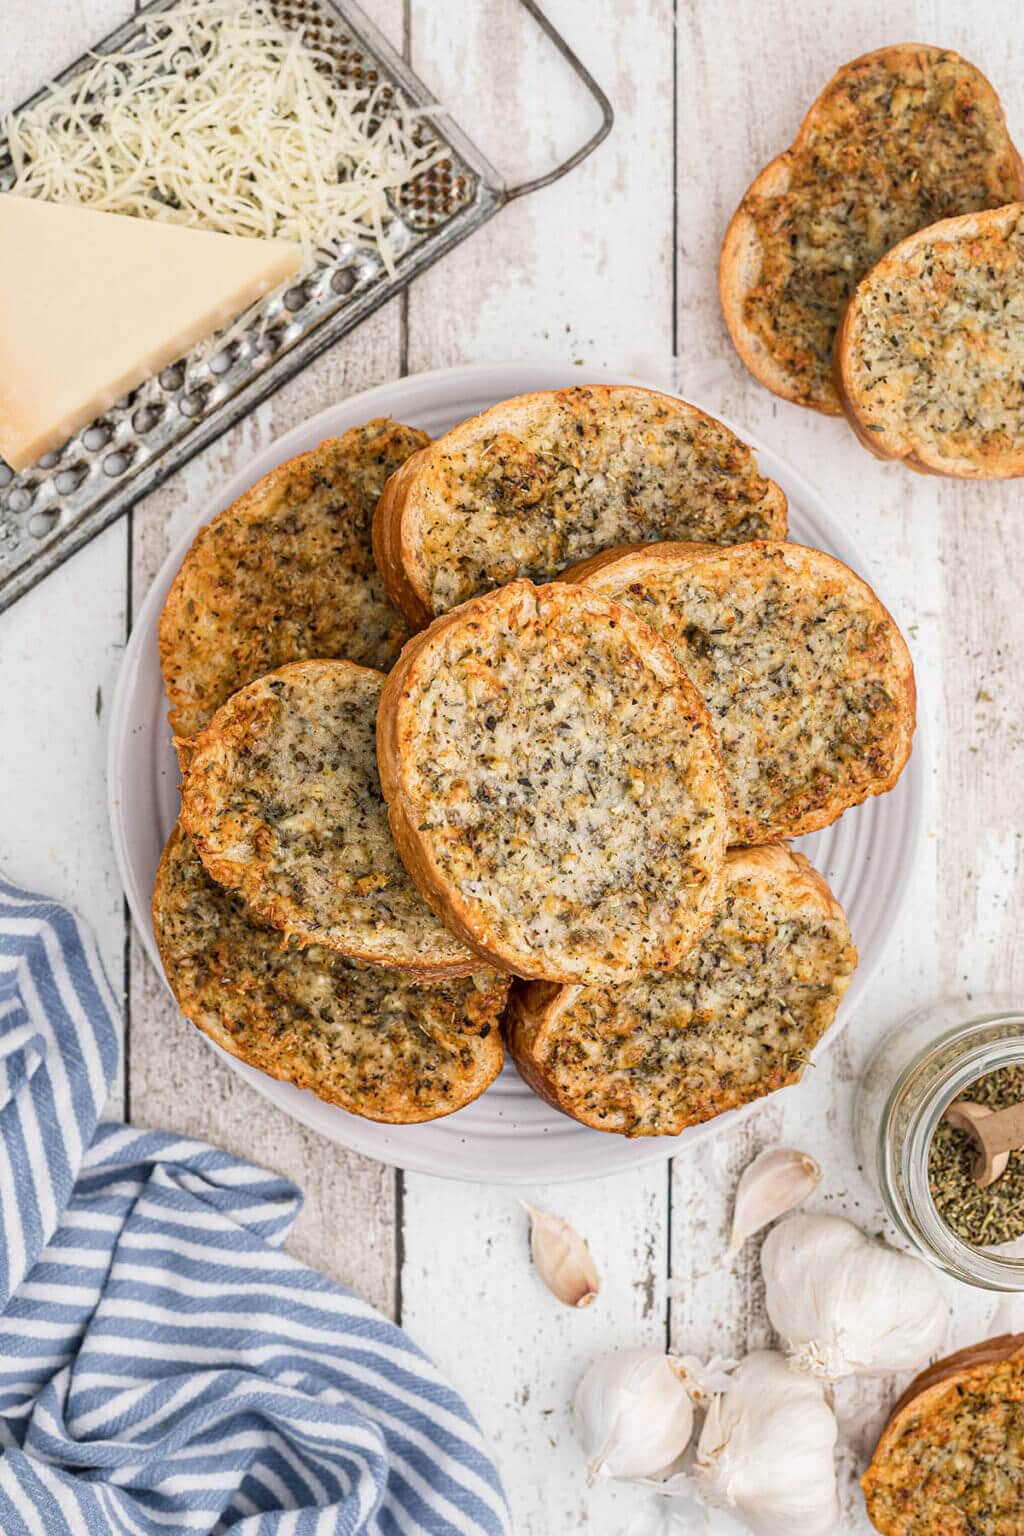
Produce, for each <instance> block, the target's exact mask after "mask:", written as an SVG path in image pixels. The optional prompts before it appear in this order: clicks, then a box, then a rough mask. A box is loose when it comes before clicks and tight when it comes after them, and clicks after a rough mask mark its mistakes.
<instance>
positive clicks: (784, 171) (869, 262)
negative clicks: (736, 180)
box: [718, 43, 1024, 415]
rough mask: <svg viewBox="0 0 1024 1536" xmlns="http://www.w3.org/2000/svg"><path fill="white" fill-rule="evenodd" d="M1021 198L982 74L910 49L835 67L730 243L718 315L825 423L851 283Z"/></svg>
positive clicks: (741, 345) (835, 406)
mask: <svg viewBox="0 0 1024 1536" xmlns="http://www.w3.org/2000/svg"><path fill="white" fill-rule="evenodd" d="M1020 197H1024V163H1022V161H1021V158H1020V156H1019V154H1018V153H1017V151H1016V149H1015V148H1014V146H1013V144H1012V143H1011V141H1010V138H1009V134H1008V131H1007V127H1006V120H1005V117H1004V114H1003V110H1002V106H1001V104H1000V102H999V98H998V96H997V95H996V93H995V92H994V90H993V89H992V87H991V85H990V84H989V82H988V81H987V80H986V79H985V77H984V75H982V74H981V73H980V71H979V70H977V69H975V68H974V66H973V65H972V64H970V63H968V62H967V60H965V59H962V58H961V57H960V56H959V55H958V54H955V53H953V52H951V51H950V50H949V49H940V48H932V47H928V46H926V45H924V44H918V43H903V44H899V45H897V46H895V47H891V48H880V49H877V50H876V51H875V52H873V53H867V54H864V55H863V56H862V57H861V58H858V59H854V60H853V61H852V62H851V63H849V64H846V65H844V66H843V67H842V69H840V70H839V71H838V72H837V73H836V74H835V75H834V76H833V78H832V80H830V81H829V83H828V85H827V86H826V87H825V89H824V91H822V93H821V95H820V96H819V97H818V98H817V100H816V101H815V102H814V104H813V105H812V107H811V109H810V111H809V112H808V114H807V116H806V117H805V118H804V121H803V123H802V124H801V126H800V129H799V132H798V133H797V136H796V139H795V140H794V142H793V144H792V146H791V147H790V148H789V149H788V150H786V151H785V153H784V154H782V155H780V156H778V158H777V159H775V160H773V161H772V162H771V163H770V164H769V165H767V166H766V167H765V169H764V170H763V171H762V172H761V173H760V174H759V175H758V177H757V178H756V179H755V181H754V182H753V183H752V185H751V186H750V187H749V188H748V189H747V191H746V193H745V194H744V197H743V200H742V202H741V203H740V206H739V208H738V209H737V210H736V213H735V214H734V216H733V219H732V221H731V223H730V224H729V227H728V229H727V231H726V235H725V240H724V242H723V245H722V253H721V258H720V262H719V274H718V282H719V293H720V297H721V302H722V312H723V314H724V317H725V322H726V325H727V327H728V329H729V333H730V335H731V337H732V340H733V343H734V345H735V346H736V349H737V351H738V352H739V354H740V357H741V358H742V360H743V362H744V363H745V364H746V366H747V368H749V370H750V372H751V373H752V374H753V375H754V377H755V378H757V379H759V380H760V381H761V383H762V384H765V385H767V387H768V388H769V389H771V390H773V391H774V392H775V393H776V394H778V395H781V396H782V398H783V399H785V400H792V401H794V402H795V403H796V404H797V405H804V406H810V407H812V408H813V409H815V410H819V411H823V412H825V413H826V414H829V415H839V414H840V412H841V406H840V401H839V398H838V396H837V394H836V390H835V387H834V384H833V381H832V379H831V376H830V370H831V351H832V342H833V338H834V335H835V332H836V329H837V327H838V325H839V322H840V318H841V316H842V313H843V309H844V307H845V305H846V302H847V300H848V298H849V296H850V293H851V292H852V289H853V287H854V285H855V284H856V283H857V282H858V281H859V280H860V279H861V278H862V277H863V276H864V274H865V273H866V272H867V271H869V270H870V268H871V267H872V266H873V265H874V263H875V262H876V261H877V260H878V259H879V258H880V257H881V256H883V255H884V253H885V252H886V251H887V250H889V249H890V248H891V247H892V246H894V245H895V244H896V243H897V242H898V241H900V240H902V239H903V238H904V237H905V236H906V235H909V234H910V233H911V232H912V231H914V230H916V229H921V228H923V227H924V226H926V225H929V224H932V223H934V222H935V221H936V220H937V219H941V218H944V217H947V216H949V215H953V214H960V213H967V212H971V211H974V210H976V209H981V208H992V207H996V206H998V205H1000V204H1002V203H1006V202H1012V201H1013V200H1014V199H1016V198H1020Z"/></svg>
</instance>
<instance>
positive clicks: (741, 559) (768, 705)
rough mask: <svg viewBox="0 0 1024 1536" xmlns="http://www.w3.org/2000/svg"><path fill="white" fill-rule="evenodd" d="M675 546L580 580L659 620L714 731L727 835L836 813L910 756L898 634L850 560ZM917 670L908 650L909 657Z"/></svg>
mask: <svg viewBox="0 0 1024 1536" xmlns="http://www.w3.org/2000/svg"><path fill="white" fill-rule="evenodd" d="M670 547H671V546H661V547H660V549H659V548H657V547H656V548H655V549H654V550H652V552H651V554H650V555H649V556H646V557H645V555H644V553H643V552H638V553H637V554H635V555H626V556H624V557H623V559H622V561H621V562H620V563H619V564H616V563H612V564H609V565H608V566H606V567H605V568H604V569H603V570H600V571H598V572H597V573H596V574H594V575H592V576H590V577H588V578H586V585H587V586H592V587H595V588H596V589H597V590H598V591H602V592H604V593H605V594H606V595H607V596H609V597H613V598H614V599H615V600H616V601H617V602H622V603H626V604H628V605H629V607H631V608H633V609H634V611H635V612H636V613H637V614H639V615H640V617H641V618H643V619H644V620H645V622H647V623H649V624H651V625H652V626H653V627H654V628H655V629H657V630H658V631H659V632H660V633H661V634H662V635H663V636H664V638H665V639H666V640H667V641H668V643H669V644H670V645H671V646H672V648H673V650H674V651H675V654H676V656H677V657H678V659H679V661H680V662H681V664H682V665H683V667H684V668H685V669H686V671H687V672H688V673H689V675H690V676H691V677H692V678H693V680H694V682H695V683H696V684H697V687H698V688H699V689H700V691H701V693H702V695H703V697H704V700H705V702H706V704H707V706H708V711H709V713H710V715H711V720H712V724H713V725H714V728H715V730H716V732H717V734H718V740H719V743H720V746H721V750H722V757H723V760H724V763H725V768H726V778H727V783H728V790H729V796H730V800H731V814H730V833H729V840H730V842H732V843H763V842H768V841H770V840H772V839H773V838H775V837H790V836H796V835H798V834H799V833H800V832H802V831H805V830H808V827H809V825H817V826H820V825H823V824H824V823H823V822H822V820H821V815H822V813H823V812H825V813H827V814H826V821H828V820H835V818H836V817H837V816H839V815H840V814H841V813H842V811H843V810H844V809H846V807H847V806H850V805H855V804H857V803H858V801H860V800H862V799H863V798H864V796H865V795H866V794H869V793H870V792H871V787H872V785H878V784H880V783H883V782H885V781H888V779H889V777H890V776H891V775H892V774H893V773H894V772H897V771H898V770H899V768H900V767H901V766H902V760H901V757H900V755H899V754H901V753H902V754H903V756H905V745H904V742H903V735H902V727H903V725H904V723H905V722H904V720H903V717H902V715H901V712H900V710H901V705H902V700H901V701H900V703H899V704H898V703H897V699H896V697H895V674H896V671H897V665H896V658H897V657H898V656H901V655H902V654H903V643H902V640H901V638H900V635H899V631H898V630H897V629H896V626H895V625H894V624H893V622H892V620H891V619H890V617H889V615H888V614H887V613H886V612H885V610H884V609H883V608H882V607H881V605H880V604H879V603H878V601H877V600H876V599H875V597H874V595H873V593H871V591H870V590H869V589H868V588H867V587H865V586H864V584H863V583H862V582H861V581H860V580H859V579H858V578H857V577H856V576H854V575H853V573H852V572H851V571H849V570H848V569H847V568H846V566H843V565H840V563H839V562H838V561H836V560H832V559H830V558H829V557H828V556H827V555H822V554H819V553H818V552H817V551H807V550H804V549H802V548H801V547H799V546H797V545H785V544H774V545H773V544H767V545H757V546H748V547H747V548H745V549H736V550H732V551H721V552H717V551H713V550H708V551H707V552H706V553H705V554H703V555H701V556H700V557H699V558H694V557H693V556H692V555H687V554H684V555H681V556H680V557H679V558H678V559H670V558H666V556H667V555H668V551H669V549H670ZM907 666H908V667H909V661H908V662H907Z"/></svg>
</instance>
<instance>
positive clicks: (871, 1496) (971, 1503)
mask: <svg viewBox="0 0 1024 1536" xmlns="http://www.w3.org/2000/svg"><path fill="white" fill-rule="evenodd" d="M861 1487H862V1488H863V1490H864V1500H865V1503H866V1505H867V1512H868V1517H869V1518H870V1520H871V1523H872V1524H873V1525H874V1527H875V1529H876V1530H877V1531H881V1532H882V1536H961V1533H963V1536H1020V1531H1021V1514H1022V1511H1024V1333H1004V1334H1000V1335H999V1337H998V1338H994V1339H986V1340H985V1341H984V1342H983V1343H981V1344H972V1345H970V1346H969V1347H968V1348H967V1349H961V1350H958V1351H957V1353H956V1354H954V1355H948V1356H947V1357H946V1358H945V1359H943V1360H937V1361H936V1362H935V1364H934V1365H930V1366H929V1367H928V1368H927V1370H925V1371H922V1372H921V1374H920V1375H919V1376H917V1377H915V1379H914V1380H913V1381H912V1382H911V1383H910V1386H909V1387H908V1388H907V1390H906V1391H905V1392H904V1394H903V1396H902V1397H901V1398H900V1400H899V1402H898V1403H897V1404H896V1407H895V1408H894V1409H893V1411H892V1414H891V1416H890V1419H889V1422H888V1424H887V1425H886V1426H885V1429H884V1430H883V1432H882V1436H881V1438H880V1440H879V1442H878V1444H877V1446H876V1447H875V1451H874V1455H873V1456H872V1458H871V1463H870V1465H869V1467H868V1469H867V1471H866V1472H865V1473H864V1476H863V1477H862V1478H861Z"/></svg>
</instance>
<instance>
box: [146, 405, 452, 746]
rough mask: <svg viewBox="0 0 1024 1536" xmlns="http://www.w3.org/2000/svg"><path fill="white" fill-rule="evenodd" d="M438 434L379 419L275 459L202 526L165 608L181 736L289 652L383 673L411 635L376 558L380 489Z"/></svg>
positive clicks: (169, 681)
mask: <svg viewBox="0 0 1024 1536" xmlns="http://www.w3.org/2000/svg"><path fill="white" fill-rule="evenodd" d="M429 441H430V439H429V438H428V437H427V435H426V433H425V432H417V431H416V430H415V429H414V428H412V427H403V426H400V425H399V424H398V423H397V422H393V421H386V420H384V419H383V418H378V419H377V420H375V421H370V422H367V423H366V425H365V426H363V427H353V428H352V430H351V431H349V432H346V433H344V434H343V435H342V436H341V437H330V438H328V439H327V440H326V441H325V442H323V443H321V444H320V446H319V447H318V448H314V449H313V450H312V451H311V452H310V453H303V454H300V455H299V456H298V458H295V459H289V460H288V461H287V462H286V463H284V464H280V465H278V467H277V468H276V469H272V470H271V471H270V473H269V474H268V475H264V477H263V479H262V480H260V481H258V482H257V483H256V484H255V485H254V486H253V487H252V489H251V490H249V491H246V493H245V495H244V496H241V497H239V499H238V501H236V502H234V503H233V504H232V505H231V506H230V507H228V508H227V510H226V511H224V512H222V513H221V514H220V515H219V517H215V518H214V519H213V521H212V522H210V523H207V524H206V526H205V527H204V528H200V530H199V532H198V533H197V534H196V536H195V539H194V540H193V542H192V547H191V548H190V550H189V552H188V554H187V555H186V556H185V559H184V560H183V562H182V565H181V569H180V570H179V571H178V574H177V576H176V577H175V578H174V582H173V584H172V586H171V589H170V591H169V592H168V594H167V598H166V601H165V603H164V607H163V612H162V613H161V615H160V628H159V643H160V661H161V665H162V667H163V674H164V685H165V687H166V690H167V697H168V699H169V700H170V705H171V709H170V717H169V718H170V722H171V728H172V730H173V731H174V733H175V735H176V736H178V737H180V738H182V739H183V740H187V739H188V738H189V737H191V736H194V735H196V733H197V732H198V731H201V730H202V728H203V726H204V725H206V724H207V723H208V722H209V720H210V718H211V716H212V715H213V712H214V710H215V709H217V708H218V707H219V706H220V705H221V704H223V702H224V700H225V699H227V698H229V697H230V696H231V694H233V693H234V692H235V691H236V690H237V689H239V688H241V687H243V685H244V684H245V683H251V682H252V680H253V679H254V678H257V677H262V676H263V674H264V672H270V671H271V670H272V669H273V668H274V667H279V666H281V665H282V664H283V663H284V662H287V661H301V660H303V659H305V658H306V657H309V656H314V657H324V656H345V657H347V658H348V660H349V661H355V662H359V663H360V664H361V665H364V666H369V667H380V668H382V669H383V670H384V671H386V670H387V669H388V667H390V666H391V664H392V662H393V661H394V660H395V658H396V657H397V655H398V653H399V651H400V650H401V648H402V644H403V642H404V640H405V637H406V635H407V633H408V630H407V627H406V624H405V621H404V619H403V618H402V616H401V614H400V613H398V612H397V611H396V610H395V608H394V607H393V606H392V604H391V603H390V602H389V600H388V596H387V593H386V592H385V590H384V583H383V581H382V580H381V577H380V574H379V572H378V570H377V567H376V566H375V565H374V563H373V552H372V548H371V538H370V527H371V522H372V519H373V510H374V507H375V506H376V505H377V498H378V497H379V495H380V493H381V491H382V490H383V489H384V483H385V481H386V480H387V478H388V476H389V475H390V474H392V472H393V471H394V470H396V469H397V468H398V466H399V465H400V464H402V463H404V462H405V460H406V459H407V458H408V457H409V455H410V454H411V453H415V452H416V451H417V450H418V449H421V448H423V447H424V446H425V444H426V443H428V442H429Z"/></svg>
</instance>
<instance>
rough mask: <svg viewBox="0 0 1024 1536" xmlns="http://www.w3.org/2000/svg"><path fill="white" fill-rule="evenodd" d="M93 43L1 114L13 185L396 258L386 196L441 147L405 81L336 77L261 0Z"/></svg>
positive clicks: (230, 230) (209, 5) (184, 9)
mask: <svg viewBox="0 0 1024 1536" xmlns="http://www.w3.org/2000/svg"><path fill="white" fill-rule="evenodd" d="M92 57H93V62H92V64H91V65H90V66H89V67H88V68H87V69H86V70H85V71H84V72H83V73H82V74H81V75H78V76H76V77H75V79H74V80H73V81H72V82H71V83H70V84H69V85H67V86H58V85H54V86H53V87H51V89H50V90H49V92H48V93H47V95H46V96H45V97H44V98H43V99H42V100H41V101H40V102H38V103H37V104H36V105H35V106H34V107H32V108H30V109H29V110H27V111H24V112H22V113H21V114H19V115H18V116H9V117H7V119H6V121H5V129H6V133H7V136H8V139H9V142H10V148H11V155H12V160H13V164H14V168H15V172H16V176H17V180H16V181H15V183H14V186H13V187H12V191H14V192H17V193H20V194H21V195H24V196H30V197H42V198H47V199H49V200H50V201H53V202H61V203H78V204H88V205H90V206H91V207H93V208H97V209H102V210H104V211H106V212H109V213H125V214H134V215H136V216H139V217H142V218H151V219H161V220H164V221H165V222H171V223H176V224H187V225H191V226H192V227H194V228H198V229H213V230H219V231H221V232H222V233H225V234H232V235H256V236H265V237H273V238H276V239H285V240H294V241H296V242H297V243H298V244H299V245H301V246H302V249H303V255H304V259H305V261H306V262H311V261H312V260H314V259H325V260H331V259H332V258H333V257H335V256H336V255H337V253H338V250H339V248H340V247H341V246H342V244H343V243H344V242H346V241H351V242H354V243H356V244H358V245H362V246H373V247H375V248H376V249H377V251H378V252H379V253H380V257H381V259H382V261H383V263H384V265H385V267H386V268H387V270H388V272H389V273H393V272H394V269H395V252H394V250H393V248H392V245H391V243H390V242H389V238H388V224H389V221H390V220H391V218H392V214H391V210H390V208H389V203H388V199H389V196H393V195H394V194H396V193H397V192H399V191H400V190H401V189H402V188H403V187H406V186H407V185H408V184H409V183H410V182H411V181H412V180H413V179H414V178H415V177H417V176H419V175H421V174H422V173H423V172H424V171H426V170H428V169H429V168H430V167H431V166H432V165H434V164H436V163H437V162H438V161H439V160H441V159H443V158H444V157H445V155H446V154H447V151H446V150H445V149H444V148H443V147H442V146H441V145H439V144H438V143H437V142H436V140H432V139H430V138H429V136H426V137H427V142H425V143H417V142H416V137H419V135H417V133H416V130H417V128H418V127H419V126H420V125H421V124H422V121H423V119H422V114H420V113H417V112H416V111H415V110H414V109H412V108H410V107H409V106H408V104H407V103H405V102H403V101H402V99H401V98H400V97H399V95H398V93H397V92H396V93H394V95H393V96H392V97H391V99H382V95H381V92H382V86H381V85H380V84H375V85H372V86H365V87H357V86H340V85H338V84H336V83H335V82H334V80H333V79H332V76H333V75H334V74H335V73H336V71H337V61H336V60H335V59H333V58H332V57H331V56H330V55H329V54H328V53H326V52H325V51H323V50H322V49H317V48H316V47H314V46H312V45H311V43H310V42H308V41H307V40H306V39H305V38H304V37H303V36H302V34H301V33H300V32H298V31H295V32H292V31H289V30H287V29H286V28H284V27H283V26H282V25H281V24H280V22H279V21H278V20H277V19H276V17H275V16H274V13H273V11H272V10H271V8H270V6H269V4H267V3H266V0H201V3H199V4H184V5H181V6H178V7H175V8H173V9H171V10H169V11H166V12H164V13H162V14H160V15H157V16H153V17H151V18H149V19H148V20H147V21H146V23H145V32H144V36H143V38H142V39H141V40H140V46H139V47H138V48H135V49H133V50H131V51H129V52H124V53H118V54H102V55H100V54H94V55H93V56H92ZM414 135H415V137H414Z"/></svg>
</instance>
